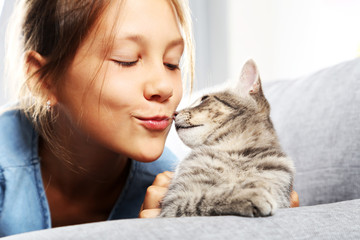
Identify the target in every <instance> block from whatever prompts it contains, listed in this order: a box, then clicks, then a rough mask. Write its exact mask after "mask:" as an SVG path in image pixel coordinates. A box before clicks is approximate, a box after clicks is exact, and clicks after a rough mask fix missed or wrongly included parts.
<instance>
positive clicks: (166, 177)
mask: <svg viewBox="0 0 360 240" xmlns="http://www.w3.org/2000/svg"><path fill="white" fill-rule="evenodd" d="M173 175H174V173H172V172H168V171H166V172H163V173H160V174H158V175H157V176H156V178H155V180H154V182H153V184H152V185H151V186H150V187H148V189H147V191H146V194H145V199H144V202H143V204H142V206H141V210H140V213H139V218H155V217H157V216H159V214H160V210H161V209H160V202H161V200H162V199H163V198H164V196H165V194H166V192H167V190H168V188H169V184H170V181H171V179H172V177H173Z"/></svg>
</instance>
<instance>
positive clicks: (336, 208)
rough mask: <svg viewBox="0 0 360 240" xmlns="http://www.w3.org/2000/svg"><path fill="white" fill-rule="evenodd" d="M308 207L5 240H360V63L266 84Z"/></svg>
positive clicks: (87, 227)
mask: <svg viewBox="0 0 360 240" xmlns="http://www.w3.org/2000/svg"><path fill="white" fill-rule="evenodd" d="M264 91H265V95H266V96H267V98H268V99H269V101H270V104H271V106H272V118H273V121H274V125H275V128H276V129H277V131H278V135H279V137H280V141H281V142H282V145H283V147H284V148H285V150H286V152H287V153H288V154H289V155H290V156H291V157H292V158H293V159H294V161H295V165H296V169H297V173H296V178H295V186H294V188H295V190H296V191H297V192H298V194H299V196H300V207H299V208H293V209H280V210H279V211H278V212H277V213H276V214H275V215H274V216H271V217H266V218H244V217H235V216H221V217H196V218H174V219H133V220H117V221H109V222H100V223H92V224H84V225H78V226H70V227H63V228H55V229H50V230H43V231H36V232H31V233H26V234H20V235H14V236H11V237H8V238H4V239H37V240H41V239H360V58H358V59H354V60H352V61H348V62H344V63H341V64H338V65H336V66H332V67H329V68H327V69H324V70H321V71H319V72H316V73H314V74H311V75H308V76H305V77H302V78H299V79H294V80H288V81H278V82H272V83H267V84H265V85H264Z"/></svg>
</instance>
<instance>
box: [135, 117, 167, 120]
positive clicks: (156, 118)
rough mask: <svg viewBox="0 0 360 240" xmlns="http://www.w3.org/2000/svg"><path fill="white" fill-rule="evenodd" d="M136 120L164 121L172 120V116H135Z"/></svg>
mask: <svg viewBox="0 0 360 240" xmlns="http://www.w3.org/2000/svg"><path fill="white" fill-rule="evenodd" d="M134 117H135V118H137V119H139V120H142V121H151V120H152V121H164V120H170V119H172V116H171V117H169V116H153V117H143V116H134Z"/></svg>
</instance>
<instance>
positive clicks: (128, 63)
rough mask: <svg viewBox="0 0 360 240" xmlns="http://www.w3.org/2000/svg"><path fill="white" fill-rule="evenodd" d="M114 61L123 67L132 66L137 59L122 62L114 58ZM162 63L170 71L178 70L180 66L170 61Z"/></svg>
mask: <svg viewBox="0 0 360 240" xmlns="http://www.w3.org/2000/svg"><path fill="white" fill-rule="evenodd" d="M114 62H115V63H116V64H118V65H120V66H123V67H132V66H135V65H136V64H137V63H138V62H139V60H136V61H133V62H122V61H116V60H114ZM164 65H165V66H166V67H167V68H168V69H169V70H171V71H175V70H179V69H180V67H179V65H176V64H170V63H164Z"/></svg>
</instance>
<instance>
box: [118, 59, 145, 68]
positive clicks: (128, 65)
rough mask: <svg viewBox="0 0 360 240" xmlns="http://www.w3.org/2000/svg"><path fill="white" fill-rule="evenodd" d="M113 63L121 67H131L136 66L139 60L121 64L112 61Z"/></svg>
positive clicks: (120, 62) (121, 62)
mask: <svg viewBox="0 0 360 240" xmlns="http://www.w3.org/2000/svg"><path fill="white" fill-rule="evenodd" d="M113 62H115V63H116V64H118V65H120V66H123V67H132V66H134V65H136V64H137V63H138V62H139V60H136V61H131V62H123V61H117V60H113Z"/></svg>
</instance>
